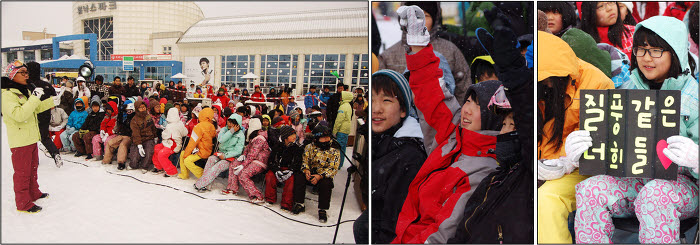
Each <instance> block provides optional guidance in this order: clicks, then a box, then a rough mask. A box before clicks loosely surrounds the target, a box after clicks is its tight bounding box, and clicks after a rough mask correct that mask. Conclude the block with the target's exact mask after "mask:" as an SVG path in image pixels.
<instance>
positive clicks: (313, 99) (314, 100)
mask: <svg viewBox="0 0 700 245" xmlns="http://www.w3.org/2000/svg"><path fill="white" fill-rule="evenodd" d="M318 99H319V98H318V94H317V93H315V92H314V93H311V92H308V93H306V96H305V97H304V105H305V106H306V109H308V108H311V107H312V106H315V105H318Z"/></svg>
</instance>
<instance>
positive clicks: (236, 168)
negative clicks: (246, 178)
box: [233, 165, 243, 175]
mask: <svg viewBox="0 0 700 245" xmlns="http://www.w3.org/2000/svg"><path fill="white" fill-rule="evenodd" d="M233 170H234V171H233V174H234V175H238V174H240V173H241V170H243V165H238V166H236V167H235V168H233Z"/></svg>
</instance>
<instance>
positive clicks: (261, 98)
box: [250, 92, 265, 102]
mask: <svg viewBox="0 0 700 245" xmlns="http://www.w3.org/2000/svg"><path fill="white" fill-rule="evenodd" d="M250 100H252V101H255V102H265V95H264V94H263V93H262V92H255V93H253V95H251V96H250Z"/></svg>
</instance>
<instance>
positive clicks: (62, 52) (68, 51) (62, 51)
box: [58, 49, 73, 58]
mask: <svg viewBox="0 0 700 245" xmlns="http://www.w3.org/2000/svg"><path fill="white" fill-rule="evenodd" d="M64 55H68V56H71V55H73V50H72V49H59V55H58V57H59V58H61V57H63V56H64Z"/></svg>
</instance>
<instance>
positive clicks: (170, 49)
mask: <svg viewBox="0 0 700 245" xmlns="http://www.w3.org/2000/svg"><path fill="white" fill-rule="evenodd" d="M172 53H173V47H172V46H163V54H172Z"/></svg>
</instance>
